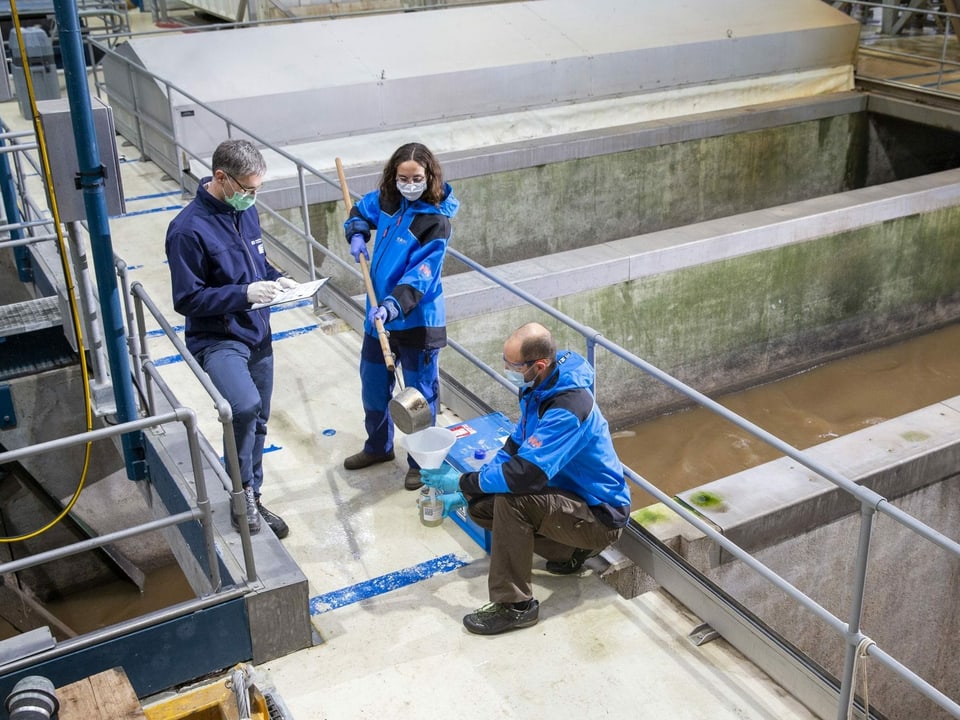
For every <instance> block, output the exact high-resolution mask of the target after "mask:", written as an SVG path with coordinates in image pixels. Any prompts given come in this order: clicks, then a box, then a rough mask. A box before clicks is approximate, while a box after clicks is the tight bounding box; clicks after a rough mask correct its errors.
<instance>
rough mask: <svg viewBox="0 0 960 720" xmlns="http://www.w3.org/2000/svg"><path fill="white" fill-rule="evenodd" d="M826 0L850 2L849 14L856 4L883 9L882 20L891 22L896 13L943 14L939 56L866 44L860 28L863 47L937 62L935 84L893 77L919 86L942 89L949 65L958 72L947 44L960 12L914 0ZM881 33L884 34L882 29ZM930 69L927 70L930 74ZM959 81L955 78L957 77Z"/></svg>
mask: <svg viewBox="0 0 960 720" xmlns="http://www.w3.org/2000/svg"><path fill="white" fill-rule="evenodd" d="M825 2H830V4H832V5H833V6H834V7H838V6H843V7H844V8H846V7H847V6H849V9H850V14H851V15H852V14H853V10H854V8H857V7H859V8H866V9H870V10H871V11H872V10H878V11H880V13H881V15H882V17H883V18H884V20H883V24H884V25H885V26H886V25H890V24H891V22H892V20H891V19H892V18H893V17H897V16H905V15H907V14H910V15H920V16H923V17H926V16H932V17H936V18H940V19H942V20H943V42H942V43H941V49H940V55H939V57H931V56H930V55H921V54H918V53H911V52H906V51H904V50H892V49H888V48H879V47H877V46H875V45H872V44H865V43H864V42H863V32H862V31H861V42H860V50H861V51H865V52H869V53H870V54H874V55H878V56H886V57H895V58H905V59H910V60H920V61H923V62H927V63H935V64H936V66H937V81H936V83H934V84H921V83H911V82H909V79H910V78H912V77H913V76H909V75H904V76H901V77H898V78H894V79H892V81H893V82H898V83H904V81H907V82H905V84H907V85H911V86H912V87H915V88H920V89H923V90H929V89H931V88H936V89H938V90H939V89H941V88H942V87H943V85H944V74H945V71H946V70H947V68H950V69H951V71H953V72H955V71H956V69H957V68H958V67H960V63H958V62H956V61H954V60H951V59H950V58H948V57H947V47H948V42H949V38H950V28H951V27H954V28H956V27H958V26H960V14H957V13H952V12H949V11H947V10H935V9H933V8H918V7H914V5H913V3H911V4H909V5H899V4H898V5H893V4H891V3H890V2H889V1H888V2H869V1H868V0H846V1H845V2H832V1H831V0H825ZM880 36H881V37H884V36H885V35H883V33H882V32H881V35H880ZM932 36H933V37H935V36H936V35H935V34H934V35H932ZM929 74H930V73H926V75H928V76H929ZM857 77H858V78H861V79H864V80H874V81H876V80H888V79H887V78H876V77H872V76H870V75H865V74H863V73H862V72H860V71H859V70H858V71H857ZM954 82H956V81H954Z"/></svg>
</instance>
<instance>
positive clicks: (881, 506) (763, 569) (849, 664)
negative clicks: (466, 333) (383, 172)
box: [91, 0, 960, 720]
mask: <svg viewBox="0 0 960 720" xmlns="http://www.w3.org/2000/svg"><path fill="white" fill-rule="evenodd" d="M853 3H854V4H859V5H865V6H871V7H878V8H881V9H889V6H884V5H883V4H879V3H869V2H859V1H858V0H853ZM897 9H901V10H904V11H907V10H909V8H899V7H898V8H897ZM924 12H927V13H932V12H934V11H924ZM935 14H938V15H946V16H948V17H951V16H950V14H949V13H939V12H937V13H935ZM946 34H948V33H946V32H945V35H946ZM91 42H94V41H92V40H91ZM945 42H946V40H945ZM101 49H102V50H103V51H104V53H111V52H112V51H111V50H110V49H109V48H106V47H101ZM113 55H114V56H115V57H116V58H117V59H118V60H119V61H121V62H125V63H126V64H127V65H128V67H130V68H131V71H133V72H139V73H143V74H144V75H145V76H147V77H150V78H152V79H153V80H154V81H156V82H159V83H161V84H162V85H164V87H165V88H166V91H167V97H168V99H169V101H170V103H171V106H170V109H171V113H172V92H171V91H175V92H177V93H179V94H180V95H182V96H183V97H186V98H188V99H189V100H191V101H192V102H195V103H197V104H198V105H199V106H201V107H204V108H205V109H206V110H207V111H209V112H210V113H211V114H212V115H214V116H216V117H219V118H220V119H221V120H222V121H223V122H224V127H225V132H226V134H227V136H228V137H230V136H232V134H233V133H236V132H240V133H243V134H245V135H246V136H247V137H249V138H250V139H251V140H254V141H256V142H259V143H260V144H261V145H262V146H263V147H266V148H270V149H271V150H272V151H274V152H276V153H277V154H278V155H280V156H281V157H284V158H285V159H287V160H288V161H290V162H291V163H292V164H293V165H294V166H295V167H296V168H297V175H298V182H299V189H300V196H301V203H302V207H301V216H302V218H303V222H304V229H303V230H300V229H298V228H296V227H295V226H293V225H292V224H290V223H289V222H288V221H286V220H285V219H284V218H280V217H279V216H277V217H278V218H279V219H280V220H281V222H283V223H285V224H286V225H287V227H289V228H290V229H291V230H293V231H294V232H296V233H298V234H300V236H301V237H302V239H303V240H304V241H305V243H306V246H307V247H308V248H312V249H316V250H319V251H320V252H323V253H324V254H325V255H326V256H327V257H329V258H330V259H331V260H333V261H335V262H337V263H339V264H340V265H342V266H343V267H345V268H346V269H348V270H350V271H352V272H354V273H355V272H356V271H355V270H354V269H353V268H351V267H350V266H349V264H347V263H345V262H344V261H342V260H340V259H339V257H337V256H336V255H334V254H332V253H331V252H330V251H328V250H327V249H326V248H325V247H323V246H322V245H320V244H319V243H317V242H316V240H315V239H314V238H313V237H312V235H311V234H310V225H309V215H308V207H307V203H306V183H305V176H306V175H307V174H310V175H313V176H315V177H316V178H318V179H320V180H322V181H324V182H327V183H330V184H331V185H337V182H336V181H334V180H333V179H331V178H329V177H327V176H325V175H324V174H322V173H320V172H319V171H317V170H316V169H314V168H312V167H311V166H309V165H308V164H307V163H305V162H303V161H302V160H300V159H299V158H296V157H294V156H292V155H290V153H288V152H286V151H285V150H283V149H282V148H279V147H276V146H274V145H273V144H272V143H270V142H267V141H265V140H264V139H263V138H261V137H258V136H257V135H256V134H255V133H252V132H250V131H248V130H246V129H245V128H243V127H242V126H241V125H240V124H238V123H236V122H234V121H233V119H232V118H229V117H227V116H224V115H222V114H221V113H219V112H217V111H216V110H214V109H213V108H209V107H207V106H206V104H205V103H203V102H202V101H201V100H200V99H198V98H196V97H194V96H191V95H190V94H189V93H187V92H185V91H183V90H181V89H180V88H178V87H177V86H175V85H174V84H173V83H171V82H169V81H167V80H165V79H164V78H161V77H159V76H157V75H155V74H154V73H151V72H149V71H147V70H145V69H144V68H141V67H138V66H136V65H134V64H133V63H131V62H130V61H129V60H127V59H126V58H123V57H121V56H119V55H118V54H116V53H113ZM941 67H942V66H941ZM114 101H120V102H124V101H123V100H122V99H118V98H111V102H114ZM134 102H136V98H134ZM128 109H129V110H130V111H131V113H132V114H133V115H134V116H136V117H138V118H141V117H143V116H144V113H143V111H142V109H141V108H137V107H130V108H128ZM146 122H147V123H148V124H150V126H151V128H152V129H154V130H156V131H157V132H158V133H161V134H162V135H163V137H165V138H166V139H168V140H169V141H170V143H171V144H172V145H173V146H174V147H175V148H176V149H177V150H178V151H179V152H183V153H184V154H185V155H189V156H190V157H192V158H194V159H196V160H198V161H200V162H201V163H202V160H201V159H200V158H199V157H197V156H196V155H195V154H193V153H191V152H190V151H189V150H188V149H187V148H185V147H183V146H182V145H180V143H178V142H177V140H176V138H174V137H173V136H172V135H171V134H169V133H166V132H165V131H164V129H163V128H162V127H160V126H159V123H154V122H153V121H150V120H149V119H146ZM180 182H181V186H183V176H182V175H181V179H180ZM268 210H269V209H268ZM271 212H272V211H271ZM448 253H449V254H450V255H451V256H452V257H455V258H456V259H458V260H460V261H461V262H463V263H464V264H465V265H466V266H468V267H470V268H472V269H473V270H474V271H476V272H478V273H480V274H482V275H484V276H485V277H487V278H488V279H490V280H491V281H492V282H494V283H496V284H497V285H499V286H500V287H502V288H504V289H506V290H508V291H510V292H512V293H514V294H515V295H517V296H519V297H520V298H522V299H523V300H525V301H526V302H527V303H529V304H530V305H532V306H534V307H536V308H538V309H539V310H541V311H543V312H545V313H547V314H548V315H549V316H551V317H552V318H554V319H555V320H557V321H558V322H560V323H562V324H563V325H565V326H567V327H569V328H570V329H571V330H573V331H574V332H576V333H578V334H580V335H581V336H582V337H583V339H584V341H585V343H586V355H587V359H588V361H589V362H590V363H591V365H594V366H595V365H596V348H597V347H602V348H604V349H605V350H607V351H608V352H610V353H611V354H613V355H616V356H617V357H619V358H621V359H622V360H625V361H626V362H628V363H629V364H631V365H633V366H634V367H636V368H638V369H640V370H642V371H643V372H645V373H647V374H649V375H651V376H653V377H654V378H656V379H658V380H659V381H661V382H663V383H665V384H667V385H669V386H670V387H672V388H673V389H675V390H677V391H679V392H680V393H682V394H684V395H685V396H687V397H688V398H690V399H691V400H693V401H694V402H696V403H697V404H699V405H701V406H703V407H704V408H706V409H707V410H709V411H711V412H714V413H718V414H720V415H722V416H723V417H725V418H726V419H727V420H729V421H731V422H733V423H734V424H736V425H737V426H738V427H740V428H741V429H743V430H744V431H746V432H748V433H750V434H751V435H754V436H755V437H757V438H758V439H760V440H762V441H764V442H766V443H768V444H771V445H772V446H774V447H776V448H778V449H779V450H780V451H781V452H783V453H784V454H786V455H788V456H789V457H792V458H793V459H795V460H796V461H797V462H800V463H801V464H803V465H804V466H805V467H808V468H809V469H811V470H812V471H814V472H815V473H817V474H818V475H821V476H822V477H824V478H825V479H826V480H828V481H829V482H831V483H832V484H834V485H835V486H836V487H837V488H838V489H840V490H842V491H843V492H846V493H848V494H850V495H851V496H853V497H854V498H856V499H857V500H858V501H859V503H860V514H861V521H860V532H859V540H858V544H857V550H856V563H855V567H854V569H853V576H852V577H851V578H850V585H851V601H850V607H849V617H848V619H847V620H846V621H844V620H841V619H840V618H837V617H836V616H834V615H833V614H832V613H830V612H829V611H827V610H826V609H825V608H823V607H822V606H821V605H819V604H818V603H817V602H816V601H815V600H813V599H812V598H810V597H809V596H808V595H806V594H805V593H804V592H802V591H801V590H799V589H798V588H796V587H794V586H793V585H792V584H790V583H789V582H787V581H786V580H784V579H783V578H782V577H780V576H779V575H777V574H776V573H775V572H774V571H773V570H771V569H770V568H768V567H767V566H766V565H764V564H763V563H761V562H760V561H759V560H757V559H756V558H755V557H753V556H752V555H750V554H749V553H748V552H747V551H745V550H743V549H742V548H740V547H739V546H738V545H736V544H735V543H733V542H732V541H730V540H729V539H728V538H726V537H724V536H723V535H722V534H721V533H719V532H717V531H716V530H715V529H713V528H712V527H710V526H709V525H708V524H706V523H704V522H703V521H702V520H700V519H699V518H698V517H697V516H696V515H695V514H694V513H692V512H690V511H689V509H687V508H686V507H684V506H682V505H680V504H679V503H677V502H676V501H675V500H673V499H672V498H671V497H669V496H667V495H666V494H664V493H663V492H661V491H660V490H659V489H658V488H656V486H654V485H652V484H651V483H649V482H648V481H647V480H645V479H644V478H642V477H641V476H639V475H638V474H637V473H636V472H634V471H633V470H632V469H630V468H626V469H625V470H626V474H627V476H628V477H630V479H631V481H632V482H634V483H636V484H638V485H639V486H640V487H641V488H642V489H643V490H644V491H646V492H648V493H650V494H651V495H652V496H654V497H656V498H657V499H658V500H659V501H660V502H663V503H664V504H665V505H666V506H667V507H669V508H670V509H671V510H673V511H674V512H675V513H677V515H678V516H679V517H681V518H683V519H684V520H685V521H686V522H688V523H690V524H691V525H693V526H694V527H696V528H697V529H698V530H700V531H701V532H702V533H703V534H704V535H705V536H707V537H709V538H710V539H711V540H712V541H713V542H716V543H717V544H718V545H720V546H721V547H723V548H724V549H725V550H727V551H728V552H729V553H730V554H731V555H733V556H735V557H737V558H738V559H740V560H741V561H743V563H744V564H745V565H746V566H747V567H748V568H750V569H751V570H753V571H754V572H755V573H757V574H758V575H759V576H760V577H762V578H764V579H765V580H766V581H768V582H770V583H771V584H773V585H774V586H775V587H777V588H778V589H780V590H781V591H783V592H784V593H785V594H786V595H787V596H788V597H790V598H792V599H793V600H794V601H795V602H797V603H798V604H799V605H801V606H802V607H803V608H805V609H806V610H808V611H810V612H811V613H813V614H814V615H816V616H817V617H819V618H821V619H822V620H824V621H825V622H826V623H827V625H828V626H829V627H830V628H831V629H832V630H833V631H834V632H836V633H837V634H838V635H840V637H841V639H842V640H843V642H844V644H845V648H846V652H845V658H844V669H843V675H842V678H841V687H840V698H839V703H838V715H837V717H838V720H843V718H845V717H846V715H847V709H848V706H849V704H850V703H851V702H852V700H853V691H854V682H855V678H854V674H853V671H854V669H855V663H854V661H855V659H856V653H857V652H858V648H859V647H860V645H861V643H862V642H863V641H865V640H869V638H867V637H866V636H865V635H864V634H863V632H862V629H861V627H860V623H861V619H862V608H863V597H864V586H865V583H866V567H867V557H868V554H869V549H870V537H871V529H872V523H873V518H874V516H875V514H876V513H877V512H880V513H882V514H885V515H887V516H889V517H891V518H893V519H894V520H895V521H896V522H898V523H899V524H901V525H903V526H904V527H906V528H907V529H909V530H910V531H912V532H914V533H916V534H918V535H920V536H921V537H923V538H925V539H927V540H929V541H930V542H932V543H934V544H935V545H937V546H939V547H941V548H943V549H945V550H947V551H948V552H949V553H951V554H952V555H954V556H955V557H960V545H958V544H957V543H956V542H954V541H952V540H950V539H949V538H946V537H945V536H943V535H942V534H940V533H938V532H937V531H935V530H933V529H932V528H930V527H929V526H927V525H925V524H924V523H921V522H920V521H918V520H916V519H915V518H913V517H912V516H910V515H909V514H907V513H904V512H903V511H901V510H899V509H897V508H896V507H894V506H893V505H891V504H890V503H889V502H888V501H887V499H886V498H884V497H883V496H881V495H879V494H878V493H876V492H874V491H872V490H869V489H867V488H863V487H861V486H860V485H857V484H856V483H854V482H852V481H851V480H849V479H848V478H846V477H845V476H843V475H842V474H841V473H838V472H836V471H834V470H833V469H832V468H830V467H828V466H826V465H823V464H822V463H820V462H818V461H816V460H814V459H813V458H812V457H810V456H808V455H806V454H805V453H803V452H802V451H800V450H798V449H796V448H794V447H792V446H791V445H789V444H787V443H785V442H783V441H782V440H780V439H779V438H777V437H776V436H774V435H772V434H770V433H768V432H767V431H765V430H763V429H762V428H760V427H758V426H756V425H754V424H753V423H751V422H749V421H747V420H746V419H744V418H741V417H740V416H738V415H736V414H735V413H733V412H731V411H729V410H727V409H726V408H724V407H723V406H722V405H719V404H718V403H715V402H714V401H712V400H710V399H709V398H707V397H706V396H704V395H702V394H701V393H699V392H698V391H696V390H694V389H693V388H690V387H688V386H686V385H684V384H683V383H681V382H680V381H678V380H676V379H675V378H673V377H671V376H670V375H668V374H667V373H665V372H663V371H661V370H659V369H658V368H656V367H654V366H652V365H650V364H649V363H646V362H645V361H643V360H642V359H641V358H639V357H637V356H635V355H633V354H632V353H630V352H629V351H628V350H626V349H624V348H622V347H620V346H619V345H617V344H615V343H613V342H610V341H608V340H606V339H605V338H603V336H602V334H601V333H599V332H598V331H596V330H594V329H593V328H589V327H587V326H584V325H581V324H580V323H578V322H577V321H576V320H574V319H573V318H570V317H569V316H567V315H564V314H563V313H561V312H559V311H557V310H555V309H553V308H552V307H551V306H549V305H547V304H546V303H543V302H542V301H540V300H539V299H537V298H535V297H534V296H532V295H530V294H529V293H526V292H525V291H523V290H521V289H520V288H519V287H517V286H515V285H513V284H512V283H510V282H508V281H506V280H503V279H502V278H499V277H498V276H496V275H494V274H493V273H491V272H490V271H489V270H487V269H486V268H484V267H483V266H481V265H479V264H478V263H476V262H474V261H472V260H471V259H469V258H467V257H466V256H464V255H463V254H461V253H459V252H457V251H456V250H454V249H452V248H450V249H448ZM307 255H308V256H310V255H311V253H309V252H308V253H307ZM311 268H312V264H311ZM158 320H159V318H158ZM168 327H169V326H168ZM164 332H165V334H167V335H168V336H170V333H169V332H168V329H167V328H165V329H164ZM171 339H173V337H172V336H171ZM449 344H450V346H451V348H452V349H453V350H454V351H456V352H458V353H460V354H461V355H463V356H464V357H465V358H466V359H467V360H468V362H470V363H471V364H473V365H475V366H477V367H479V368H480V369H481V370H483V372H485V373H486V374H488V375H489V376H490V377H491V378H494V379H495V380H496V381H498V382H501V383H502V384H504V386H506V382H505V381H503V380H502V379H501V378H500V377H499V373H497V372H496V371H494V370H493V369H492V368H490V367H489V366H488V365H487V364H486V363H484V362H483V361H482V360H480V359H479V358H477V357H475V356H473V355H471V354H470V353H469V352H468V351H467V350H466V349H465V348H464V347H462V346H461V345H459V344H458V343H456V342H455V341H452V340H451V341H450V342H449ZM184 357H186V356H184ZM865 653H866V654H867V655H870V656H871V657H875V658H877V659H878V660H879V661H880V662H881V663H882V664H884V665H885V666H886V667H888V668H889V669H890V670H891V671H893V672H894V673H896V674H898V675H900V676H901V677H902V678H903V679H904V680H906V681H907V682H908V683H909V684H910V685H911V686H912V687H914V688H916V689H917V690H919V691H920V692H921V693H922V694H924V695H925V696H926V697H928V698H930V699H931V700H933V701H934V702H936V703H937V704H938V705H939V706H940V707H942V708H943V709H944V710H946V711H947V712H949V713H950V714H951V715H952V716H954V717H958V718H960V705H958V704H957V703H956V702H955V701H954V700H952V699H951V698H948V697H947V696H945V695H944V694H943V693H941V692H940V691H939V690H937V689H936V688H935V687H933V686H932V685H931V684H930V683H928V682H927V681H926V680H924V679H923V678H921V677H919V676H918V675H916V674H915V673H913V672H912V671H911V670H909V669H908V668H906V667H905V666H903V665H902V664H900V663H899V662H897V661H896V660H895V659H894V658H892V657H891V656H890V655H888V654H887V653H885V652H884V651H883V650H882V649H881V648H879V647H878V646H877V645H876V644H868V645H867V647H866V648H865Z"/></svg>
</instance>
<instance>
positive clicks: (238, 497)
mask: <svg viewBox="0 0 960 720" xmlns="http://www.w3.org/2000/svg"><path fill="white" fill-rule="evenodd" d="M124 292H125V293H129V294H130V295H131V296H132V297H133V299H134V309H135V313H136V323H137V338H138V344H139V345H138V346H139V348H140V353H141V354H140V356H139V357H138V358H134V361H135V362H137V361H138V362H139V365H140V366H141V367H142V368H143V370H144V371H145V380H146V382H145V390H146V397H147V399H148V409H149V412H150V414H151V415H152V414H153V413H154V412H155V411H156V408H155V405H154V402H153V393H152V388H153V386H154V385H157V387H159V388H160V390H161V392H162V393H163V394H164V396H165V397H166V399H167V402H169V403H170V404H177V403H178V400H177V399H176V397H175V395H174V393H173V390H171V389H170V387H169V386H168V385H167V384H166V383H165V382H163V381H162V379H161V378H160V375H159V374H158V373H157V372H156V366H155V365H154V364H153V361H152V360H151V359H150V355H149V352H148V351H147V350H146V347H147V329H146V323H145V322H144V314H143V308H144V307H146V308H147V309H148V310H149V311H150V314H151V315H152V316H153V319H154V320H156V321H157V323H158V324H159V325H160V328H161V329H162V331H163V334H164V335H166V337H167V338H168V339H169V340H170V342H172V343H173V345H174V347H175V348H176V349H177V351H178V352H179V353H180V355H181V356H182V357H183V360H184V363H185V364H186V365H187V367H188V368H189V369H190V371H191V372H192V373H193V375H194V377H196V378H197V380H198V381H199V382H200V384H201V386H202V387H203V389H204V390H205V391H206V393H207V394H208V395H209V396H210V398H211V399H212V400H213V404H214V407H216V409H217V417H218V419H219V421H220V425H221V428H222V434H223V447H224V461H225V462H226V465H227V473H228V474H229V476H230V480H231V486H232V487H231V493H230V502H231V505H232V507H233V512H235V513H237V514H238V515H240V517H245V512H246V511H245V510H244V512H243V513H241V508H243V507H244V505H243V502H244V499H243V498H244V492H243V482H242V481H241V478H240V462H239V460H238V459H237V438H236V436H235V435H234V434H233V410H232V408H231V407H230V403H229V402H227V400H226V398H224V397H223V395H221V394H220V391H219V390H217V388H216V386H215V385H214V384H213V381H212V380H211V379H210V376H209V375H207V373H206V372H205V371H204V369H203V368H202V367H201V366H200V363H198V362H197V360H196V358H195V357H193V354H192V353H191V352H190V351H189V350H188V349H187V346H186V344H184V342H183V341H182V340H181V339H180V338H179V336H178V335H177V332H176V331H175V330H174V329H173V327H171V325H170V323H169V322H167V319H166V318H165V317H164V316H163V313H162V312H160V309H159V308H158V307H157V305H156V304H155V303H154V302H153V300H152V299H151V298H150V296H149V294H148V293H147V291H146V289H144V287H143V285H141V284H140V283H139V282H135V283H133V285H132V286H130V287H129V288H126V287H125V288H124ZM218 466H219V463H218V462H217V463H213V467H215V468H217V467H218ZM238 525H239V530H240V545H241V547H242V549H243V558H244V564H245V566H246V573H247V580H248V582H249V581H252V580H254V579H256V577H257V569H256V562H255V560H254V555H253V542H252V540H251V538H250V527H249V525H248V524H247V523H245V522H241V523H238Z"/></svg>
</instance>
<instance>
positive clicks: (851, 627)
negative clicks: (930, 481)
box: [837, 503, 876, 720]
mask: <svg viewBox="0 0 960 720" xmlns="http://www.w3.org/2000/svg"><path fill="white" fill-rule="evenodd" d="M875 513H876V510H875V508H873V507H872V506H870V505H868V504H867V503H861V504H860V537H859V539H858V541H857V558H856V563H855V565H854V568H853V579H852V588H851V592H850V614H849V616H848V618H847V632H846V637H845V638H844V641H845V643H846V646H847V647H846V650H845V652H844V655H843V674H842V676H841V678H840V702H839V705H838V707H837V720H846V717H847V714H848V709H849V707H850V703H851V702H853V691H854V683H856V680H857V678H856V677H855V676H854V674H853V673H854V670H855V669H856V660H857V652H858V651H859V646H860V641H861V640H862V639H863V635H862V633H861V632H860V622H861V621H862V620H863V593H864V588H865V587H866V584H867V559H868V557H869V555H870V535H871V532H872V530H873V516H874V514H875Z"/></svg>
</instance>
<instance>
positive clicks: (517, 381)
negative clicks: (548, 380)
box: [503, 370, 533, 390]
mask: <svg viewBox="0 0 960 720" xmlns="http://www.w3.org/2000/svg"><path fill="white" fill-rule="evenodd" d="M503 376H504V377H505V378H506V379H507V380H509V381H510V382H512V383H513V384H514V385H516V386H517V388H518V389H520V390H524V389H526V388H528V387H530V386H531V385H533V380H524V379H523V376H524V373H522V372H520V371H519V370H504V371H503Z"/></svg>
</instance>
